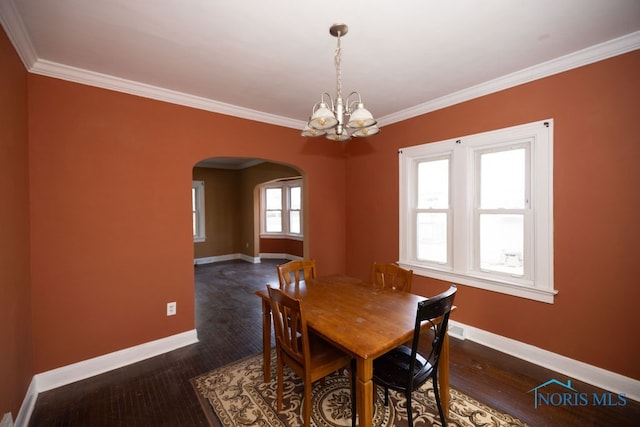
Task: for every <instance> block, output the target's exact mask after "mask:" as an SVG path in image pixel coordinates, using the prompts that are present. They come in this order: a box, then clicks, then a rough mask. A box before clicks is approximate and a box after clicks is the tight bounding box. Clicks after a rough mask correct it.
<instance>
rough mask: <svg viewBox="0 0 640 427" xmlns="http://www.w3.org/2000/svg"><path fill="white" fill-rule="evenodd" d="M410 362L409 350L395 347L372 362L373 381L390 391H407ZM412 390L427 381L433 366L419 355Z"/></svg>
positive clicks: (417, 355)
mask: <svg viewBox="0 0 640 427" xmlns="http://www.w3.org/2000/svg"><path fill="white" fill-rule="evenodd" d="M410 362H411V349H410V348H409V347H407V346H406V345H402V346H400V347H396V348H394V349H393V350H391V351H390V352H388V353H386V354H384V355H382V356H380V357H379V358H377V359H376V360H374V361H373V372H374V381H375V382H376V383H377V384H380V385H381V386H384V387H388V388H390V389H392V390H399V391H406V390H407V378H408V377H407V375H408V371H409V363H410ZM413 370H414V375H413V377H414V388H416V387H418V386H419V385H421V384H423V383H424V382H426V381H427V379H428V378H429V376H430V375H431V372H432V370H433V366H432V365H431V363H429V361H427V360H426V359H425V358H424V357H423V356H422V355H420V354H419V353H418V354H416V362H415V365H414V369H413Z"/></svg>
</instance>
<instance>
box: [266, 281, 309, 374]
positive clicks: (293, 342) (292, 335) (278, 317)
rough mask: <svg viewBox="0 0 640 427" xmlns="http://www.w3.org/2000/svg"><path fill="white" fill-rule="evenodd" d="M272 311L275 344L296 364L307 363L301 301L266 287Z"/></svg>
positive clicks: (305, 326) (304, 323)
mask: <svg viewBox="0 0 640 427" xmlns="http://www.w3.org/2000/svg"><path fill="white" fill-rule="evenodd" d="M268 290H269V298H270V300H271V310H272V312H273V326H274V329H275V333H276V345H277V346H279V347H280V348H281V349H282V351H284V352H285V353H287V355H288V356H289V357H291V358H292V359H293V360H295V361H296V362H297V363H298V364H300V365H302V366H304V365H305V364H308V361H309V354H308V349H309V345H308V339H309V338H308V332H307V322H306V319H305V317H304V312H303V310H302V301H300V300H298V299H295V298H291V297H290V296H288V295H286V294H285V293H283V292H282V291H280V290H279V289H275V288H272V287H270V286H269V287H268Z"/></svg>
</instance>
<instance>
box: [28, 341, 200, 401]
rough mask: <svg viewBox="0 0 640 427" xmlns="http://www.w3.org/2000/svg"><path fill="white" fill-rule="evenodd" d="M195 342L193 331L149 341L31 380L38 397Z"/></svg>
mask: <svg viewBox="0 0 640 427" xmlns="http://www.w3.org/2000/svg"><path fill="white" fill-rule="evenodd" d="M197 342H198V334H197V332H196V330H195V329H192V330H190V331H187V332H182V333H180V334H176V335H171V336H169V337H166V338H161V339H159V340H155V341H150V342H147V343H144V344H140V345H137V346H135V347H130V348H126V349H124V350H119V351H115V352H113V353H109V354H105V355H102V356H98V357H94V358H92V359H88V360H83V361H82V362H77V363H74V364H71V365H67V366H63V367H61V368H57V369H52V370H50V371H46V372H42V373H40V374H36V375H35V376H34V380H35V382H36V391H37V393H42V392H43V391H47V390H51V389H53V388H57V387H60V386H63V385H66V384H70V383H72V382H75V381H79V380H83V379H85V378H89V377H92V376H94V375H98V374H102V373H104V372H108V371H111V370H113V369H117V368H121V367H123V366H126V365H131V364H132V363H136V362H139V361H141V360H145V359H149V358H151V357H154V356H158V355H160V354H163V353H167V352H169V351H172V350H175V349H177V348H180V347H184V346H187V345H190V344H195V343H197Z"/></svg>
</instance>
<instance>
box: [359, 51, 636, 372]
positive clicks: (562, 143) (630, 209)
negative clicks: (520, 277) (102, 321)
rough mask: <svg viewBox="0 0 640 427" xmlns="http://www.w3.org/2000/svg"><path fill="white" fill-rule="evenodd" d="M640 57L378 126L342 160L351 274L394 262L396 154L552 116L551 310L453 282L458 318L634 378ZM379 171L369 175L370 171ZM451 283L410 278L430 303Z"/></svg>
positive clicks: (623, 58) (630, 55)
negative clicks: (456, 286)
mask: <svg viewBox="0 0 640 427" xmlns="http://www.w3.org/2000/svg"><path fill="white" fill-rule="evenodd" d="M639 75H640V51H635V52H632V53H628V54H625V55H622V56H619V57H615V58H612V59H609V60H606V61H602V62H599V63H595V64H592V65H589V66H585V67H581V68H579V69H575V70H572V71H568V72H565V73H561V74H558V75H555V76H552V77H549V78H545V79H542V80H538V81H535V82H532V83H528V84H524V85H521V86H518V87H515V88H512V89H509V90H505V91H502V92H499V93H495V94H492V95H488V96H484V97H481V98H478V99H475V100H472V101H468V102H465V103H462V104H459V105H455V106H452V107H449V108H445V109H442V110H439V111H435V112H432V113H429V114H425V115H423V116H420V117H416V118H413V119H410V120H406V121H403V122H400V123H397V124H394V125H391V126H386V127H385V128H384V129H383V131H382V132H381V133H380V135H379V136H377V137H376V138H374V139H370V140H358V141H355V142H354V143H353V144H352V145H351V146H350V148H351V151H350V157H349V160H348V162H347V194H348V195H349V197H348V199H347V253H348V254H349V257H348V259H347V271H348V273H350V274H352V275H358V276H362V277H366V275H367V274H368V271H369V267H370V264H371V261H372V260H378V261H394V260H397V259H398V203H399V202H398V158H397V151H398V149H399V148H401V147H407V146H413V145H419V144H423V143H428V142H435V141H440V140H443V139H449V138H454V137H459V136H465V135H469V134H474V133H478V132H484V131H489V130H494V129H499V128H503V127H508V126H513V125H518V124H523V123H528V122H532V121H536V120H542V119H547V118H553V119H554V125H555V135H554V228H555V236H554V253H555V288H556V289H557V290H558V295H557V296H556V298H555V303H554V304H546V303H541V302H534V301H530V300H526V299H521V298H516V297H512V296H507V295H503V294H499V293H495V292H489V291H483V290H479V289H475V288H472V287H468V286H461V287H460V288H459V289H460V291H459V292H458V296H457V297H456V305H457V306H458V307H459V308H458V310H457V311H456V312H455V314H454V315H453V316H452V318H453V319H454V320H457V321H460V322H463V323H466V324H468V325H472V326H475V327H478V328H481V329H484V330H487V331H490V332H493V333H496V334H499V335H503V336H505V337H509V338H513V339H515V340H518V341H522V342H525V343H529V344H532V345H534V346H537V347H541V348H543V349H546V350H549V351H551V352H554V353H558V354H561V355H564V356H567V357H570V358H572V359H576V360H580V361H583V362H586V363H589V364H592V365H595V366H599V367H601V368H604V369H607V370H610V371H613V372H617V373H620V374H622V375H625V376H628V377H631V378H635V379H640V364H638V362H637V354H638V350H640V345H639V344H638V339H637V335H638V332H637V325H638V324H640V314H639V313H640V311H639V310H638V309H637V305H638V301H639V300H640V286H638V283H639V279H638V273H637V269H636V263H637V262H638V260H637V255H638V249H637V245H638V241H639V240H640V221H639V218H640V215H639V213H638V208H640V190H639V189H638V184H639V183H640V167H639V166H638V162H639V161H640V138H639V135H640V120H639V119H640V79H639V78H638V76H639ZM371 171H375V172H373V173H372V172H371ZM446 286H447V284H444V283H438V282H437V281H434V280H429V279H426V278H424V277H420V276H418V277H414V285H413V289H414V291H416V292H420V293H422V294H424V295H433V294H435V293H437V292H439V291H441V290H443V289H444V288H445V287H446Z"/></svg>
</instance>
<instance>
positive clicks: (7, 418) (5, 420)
mask: <svg viewBox="0 0 640 427" xmlns="http://www.w3.org/2000/svg"><path fill="white" fill-rule="evenodd" d="M0 427H13V417H12V416H11V412H7V413H6V414H4V415H3V416H2V421H0Z"/></svg>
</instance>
